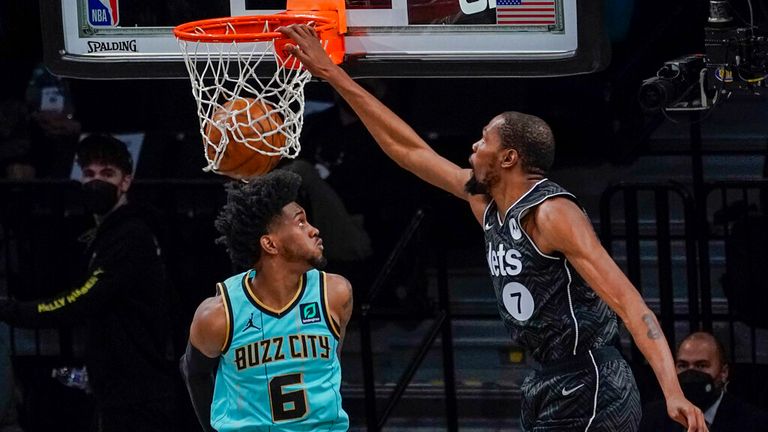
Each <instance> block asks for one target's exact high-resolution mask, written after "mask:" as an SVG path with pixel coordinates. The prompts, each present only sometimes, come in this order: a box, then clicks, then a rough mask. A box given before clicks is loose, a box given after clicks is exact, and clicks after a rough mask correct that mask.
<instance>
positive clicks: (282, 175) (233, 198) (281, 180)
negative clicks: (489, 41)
mask: <svg viewBox="0 0 768 432" xmlns="http://www.w3.org/2000/svg"><path fill="white" fill-rule="evenodd" d="M300 186H301V177H299V175H298V174H295V173H292V172H289V171H283V170H274V171H272V172H270V173H269V174H266V175H264V176H261V177H257V178H255V179H253V180H251V181H250V182H249V183H243V182H231V183H229V184H227V185H226V190H227V203H226V204H225V205H224V206H223V207H222V208H221V211H220V212H219V215H218V217H217V218H216V222H215V226H216V229H217V230H218V231H219V233H220V234H221V237H219V238H218V239H217V240H216V243H219V244H223V245H224V246H226V248H227V252H228V253H229V257H230V259H231V260H232V264H234V265H235V266H236V267H238V268H239V269H242V270H245V269H249V268H253V266H254V265H255V264H256V263H257V262H258V261H259V259H260V258H261V245H260V241H259V239H260V238H261V236H263V235H265V234H267V232H268V231H269V226H270V224H271V223H272V222H273V221H274V220H275V218H276V217H278V216H280V214H281V212H282V209H283V207H285V206H286V205H287V204H289V203H291V202H294V201H296V200H297V198H298V195H299V187H300Z"/></svg>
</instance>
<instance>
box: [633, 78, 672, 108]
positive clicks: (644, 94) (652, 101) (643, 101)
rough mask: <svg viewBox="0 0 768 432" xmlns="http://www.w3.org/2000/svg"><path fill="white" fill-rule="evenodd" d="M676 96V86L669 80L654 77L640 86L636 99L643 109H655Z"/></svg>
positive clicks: (665, 104) (663, 105)
mask: <svg viewBox="0 0 768 432" xmlns="http://www.w3.org/2000/svg"><path fill="white" fill-rule="evenodd" d="M677 97H678V95H677V86H676V85H675V84H674V83H673V82H672V81H670V80H665V79H659V78H655V79H652V80H649V81H646V82H645V83H644V84H643V85H642V86H640V92H639V94H638V100H639V101H640V106H641V107H642V108H643V109H644V110H645V111H657V110H659V109H661V108H663V107H665V106H667V104H668V103H669V102H670V101H674V100H675V99H676V98H677Z"/></svg>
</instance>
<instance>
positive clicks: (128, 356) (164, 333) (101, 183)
mask: <svg viewBox="0 0 768 432" xmlns="http://www.w3.org/2000/svg"><path fill="white" fill-rule="evenodd" d="M77 163H78V164H79V165H80V167H81V169H82V185H83V189H84V196H85V202H86V207H87V208H88V209H89V210H90V211H91V212H92V213H93V214H94V216H95V220H96V228H94V229H93V230H92V231H91V232H90V233H89V236H87V237H88V238H89V240H88V242H89V243H88V246H87V248H86V257H87V258H88V259H89V265H88V270H87V274H86V275H85V277H84V278H83V279H82V282H81V285H80V286H78V287H76V288H74V289H72V290H70V291H66V292H63V293H61V294H59V295H55V296H53V297H51V298H47V299H43V300H39V301H29V302H20V301H15V300H12V299H4V300H0V320H1V321H5V322H6V323H8V324H10V325H13V326H17V327H28V328H41V327H56V326H62V325H69V324H81V323H82V324H85V326H86V328H87V336H88V339H87V342H86V348H85V351H86V352H85V359H84V360H85V365H86V368H87V371H88V377H89V383H90V386H91V388H92V391H93V396H94V401H95V405H96V410H95V415H96V416H97V418H96V419H94V426H95V428H96V430H97V431H103V432H113V431H158V432H160V431H163V432H167V431H171V430H173V429H174V427H173V424H174V422H175V420H176V419H175V400H176V398H175V395H174V390H173V389H174V383H173V381H172V378H171V377H172V376H173V375H171V371H172V368H171V367H169V365H170V364H172V363H171V358H170V353H169V352H168V347H169V344H170V341H171V336H170V323H169V322H168V320H169V318H168V317H169V313H168V310H169V286H168V284H167V280H166V274H165V269H164V266H163V262H162V259H161V255H160V248H159V245H158V242H157V240H156V236H155V234H154V233H153V230H152V228H151V225H152V222H151V218H150V217H148V216H147V212H146V211H145V209H143V208H142V207H140V206H138V205H135V204H132V203H129V202H128V198H127V195H126V194H127V192H128V190H129V189H130V187H131V182H132V180H133V176H132V173H133V164H132V160H131V156H130V154H129V153H128V151H127V149H126V147H125V144H124V143H122V142H121V141H119V140H117V139H115V138H113V137H111V136H108V135H90V136H88V137H87V138H85V139H83V140H82V142H81V143H80V145H79V148H78V151H77ZM55 280H56V279H55V277H54V278H53V279H52V281H54V282H55Z"/></svg>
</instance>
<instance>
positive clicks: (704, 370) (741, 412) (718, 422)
mask: <svg viewBox="0 0 768 432" xmlns="http://www.w3.org/2000/svg"><path fill="white" fill-rule="evenodd" d="M675 365H676V367H677V373H678V378H679V380H680V385H681V386H682V388H683V393H685V396H686V398H688V400H690V401H691V402H693V403H694V404H695V405H696V406H698V407H699V408H700V409H701V410H702V411H704V419H705V420H706V422H707V425H708V427H709V430H710V431H712V432H729V431H734V432H735V431H739V432H765V431H768V413H765V412H763V411H761V410H760V409H758V408H757V407H754V406H751V405H749V404H748V403H746V402H744V401H741V400H739V399H738V398H737V397H735V396H733V395H732V394H730V393H728V392H727V384H728V376H729V373H730V368H729V365H728V360H727V357H726V355H725V350H724V349H723V345H722V344H721V343H720V341H718V340H717V339H716V338H715V337H714V336H713V335H712V334H710V333H705V332H696V333H692V334H690V335H688V336H687V337H686V338H685V339H683V341H682V342H681V343H680V346H679V347H678V349H677V353H676V355H675ZM680 430H682V429H681V427H680V426H679V425H678V424H676V423H674V422H673V421H671V419H670V418H669V417H668V416H667V413H666V408H665V406H664V401H663V400H661V401H655V402H651V403H650V404H648V405H646V407H645V408H644V409H643V419H642V421H641V423H640V431H641V432H673V431H674V432H679V431H680Z"/></svg>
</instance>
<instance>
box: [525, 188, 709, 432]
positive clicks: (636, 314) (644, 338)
mask: <svg viewBox="0 0 768 432" xmlns="http://www.w3.org/2000/svg"><path fill="white" fill-rule="evenodd" d="M534 218H535V221H534V223H533V224H531V225H530V226H529V227H527V229H530V231H531V234H532V237H533V238H534V239H535V242H536V244H537V246H538V247H539V248H540V249H541V250H542V252H543V253H552V252H555V251H557V252H561V253H563V254H564V255H565V257H566V258H567V259H568V262H569V263H571V265H573V267H574V269H576V271H577V272H578V274H579V275H581V276H582V277H583V278H584V280H585V281H586V282H587V283H588V284H589V285H590V286H591V287H592V289H593V290H594V291H595V292H596V293H597V294H598V295H599V296H600V297H601V298H602V299H603V300H604V301H605V302H606V303H607V304H608V306H609V307H610V308H611V309H613V310H614V311H615V312H616V313H617V314H618V315H619V317H620V318H621V319H622V321H623V322H624V324H625V325H626V326H627V329H628V330H629V332H630V333H631V334H632V338H633V339H634V340H635V343H636V344H637V346H638V348H639V349H640V351H642V353H643V355H644V356H645V358H646V359H647V360H648V363H649V364H650V365H651V368H652V369H653V372H654V373H655V375H656V378H657V379H658V381H659V384H660V385H661V389H662V391H663V393H664V398H665V399H666V402H667V411H668V412H669V415H670V416H671V417H672V418H673V419H674V420H675V421H677V422H679V423H680V424H683V425H685V426H686V427H687V429H686V430H687V431H691V432H699V431H706V430H707V429H706V425H705V423H704V415H703V413H702V412H701V410H700V409H698V408H696V407H695V406H694V405H693V404H692V403H691V402H689V401H688V400H686V399H685V396H684V395H683V391H682V389H681V388H680V384H679V382H678V380H677V371H676V370H675V363H674V360H673V358H672V353H671V352H670V350H669V345H668V343H667V340H666V338H665V337H664V334H663V333H662V331H661V327H660V326H659V323H658V321H657V320H656V316H655V315H654V314H653V312H652V311H651V310H650V309H649V308H648V306H647V305H646V304H645V301H643V298H642V297H641V296H640V293H639V292H638V291H637V289H635V287H634V286H633V285H632V283H631V282H630V281H629V280H628V279H627V278H626V276H625V275H624V273H622V271H621V269H619V267H618V266H617V265H616V263H615V262H614V261H613V259H612V258H611V257H610V256H609V255H608V253H607V251H606V250H605V249H604V248H603V247H602V245H601V244H600V241H599V240H598V238H597V235H596V234H595V233H594V231H593V229H592V225H591V224H590V222H589V220H588V219H587V217H586V215H585V214H584V213H583V212H582V211H581V209H580V208H579V207H578V206H577V205H576V204H575V203H574V202H573V201H570V200H569V199H564V198H560V199H558V198H555V199H551V200H548V201H546V202H544V203H543V204H542V205H540V206H539V208H538V209H537V210H536V213H535V216H534Z"/></svg>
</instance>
